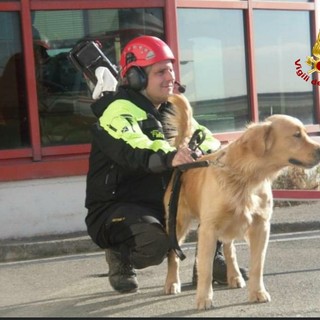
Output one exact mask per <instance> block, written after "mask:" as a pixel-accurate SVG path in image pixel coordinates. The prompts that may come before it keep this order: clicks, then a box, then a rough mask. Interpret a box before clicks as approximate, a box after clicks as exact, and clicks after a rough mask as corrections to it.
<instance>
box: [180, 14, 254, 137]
mask: <svg viewBox="0 0 320 320" xmlns="http://www.w3.org/2000/svg"><path fill="white" fill-rule="evenodd" d="M178 28H179V46H180V60H181V61H180V63H181V66H180V70H181V83H183V84H185V85H186V93H185V95H186V96H187V97H188V99H189V100H190V102H191V105H192V106H193V109H194V114H195V118H196V119H197V120H198V121H199V123H201V124H203V125H205V126H207V127H208V128H209V129H210V130H211V131H212V132H222V131H234V130H236V129H242V128H243V127H244V125H245V123H246V122H247V120H249V119H250V115H249V105H248V95H247V77H246V61H245V48H244V27H243V12H242V11H241V10H217V9H179V10H178Z"/></svg>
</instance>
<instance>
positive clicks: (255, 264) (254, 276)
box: [248, 215, 271, 302]
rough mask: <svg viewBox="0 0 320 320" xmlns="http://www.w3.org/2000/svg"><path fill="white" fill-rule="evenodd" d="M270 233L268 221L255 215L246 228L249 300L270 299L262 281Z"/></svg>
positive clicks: (262, 300) (260, 300)
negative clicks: (248, 252) (248, 257)
mask: <svg viewBox="0 0 320 320" xmlns="http://www.w3.org/2000/svg"><path fill="white" fill-rule="evenodd" d="M269 234H270V222H269V221H266V220H264V219H263V218H262V217H260V216H258V215H255V216H254V221H253V223H252V225H251V226H250V228H249V230H248V241H249V246H250V271H249V301H250V302H268V301H271V298H270V295H269V293H268V292H267V290H266V288H265V286H264V282H263V269H264V262H265V257H266V252H267V247H268V241H269Z"/></svg>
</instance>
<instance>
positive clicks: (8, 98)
mask: <svg viewBox="0 0 320 320" xmlns="http://www.w3.org/2000/svg"><path fill="white" fill-rule="evenodd" d="M0 47H1V50H0V97H1V98H0V149H14V148H19V147H23V146H28V145H29V128H28V119H27V106H26V88H25V77H24V65H23V52H22V49H21V34H20V19H19V14H18V13H17V12H0Z"/></svg>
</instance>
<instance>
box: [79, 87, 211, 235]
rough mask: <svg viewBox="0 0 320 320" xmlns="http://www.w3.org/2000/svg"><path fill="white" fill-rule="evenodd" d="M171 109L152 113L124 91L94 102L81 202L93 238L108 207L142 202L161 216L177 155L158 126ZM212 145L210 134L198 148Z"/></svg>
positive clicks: (164, 106)
mask: <svg viewBox="0 0 320 320" xmlns="http://www.w3.org/2000/svg"><path fill="white" fill-rule="evenodd" d="M170 107H171V105H170V103H164V104H162V105H161V107H160V108H159V109H156V108H155V107H154V106H153V105H152V103H151V102H150V101H149V100H148V99H147V98H146V97H145V96H143V95H142V94H140V93H138V92H136V91H133V90H130V89H127V88H123V87H120V88H119V89H118V91H117V93H116V94H114V95H112V94H109V95H107V96H105V97H102V98H101V99H100V100H98V101H97V102H95V103H93V105H92V110H93V112H94V114H95V115H96V116H97V117H98V121H97V122H96V123H95V124H94V125H93V127H92V136H93V137H92V146H91V153H90V158H89V171H88V174H87V186H86V201H85V206H86V207H87V209H88V214H87V217H86V224H87V227H88V232H89V234H90V236H91V237H92V238H93V239H95V237H96V236H97V232H98V230H99V228H100V226H101V224H102V223H104V222H105V221H106V219H107V218H108V216H107V215H108V214H109V213H106V212H108V210H106V209H107V208H108V206H109V205H110V204H113V203H119V202H124V203H130V202H131V203H132V202H134V203H137V204H139V203H141V205H144V206H151V207H152V208H158V209H159V214H161V215H163V195H164V192H165V189H166V186H167V183H168V182H169V179H170V176H171V172H172V165H171V163H172V159H173V157H174V155H175V154H176V149H175V148H174V147H172V146H170V144H169V142H168V141H167V139H168V138H169V137H167V136H165V133H164V130H163V127H162V123H161V122H162V120H163V114H164V112H166V111H168V109H169V108H170ZM204 129H205V128H204ZM205 130H207V129H205ZM210 145H211V146H212V145H215V146H216V145H217V140H216V139H214V138H213V137H212V135H211V133H210V132H209V134H207V139H206V141H205V142H204V143H203V146H201V147H204V149H203V151H207V150H208V149H209V148H210ZM205 148H206V149H207V150H205Z"/></svg>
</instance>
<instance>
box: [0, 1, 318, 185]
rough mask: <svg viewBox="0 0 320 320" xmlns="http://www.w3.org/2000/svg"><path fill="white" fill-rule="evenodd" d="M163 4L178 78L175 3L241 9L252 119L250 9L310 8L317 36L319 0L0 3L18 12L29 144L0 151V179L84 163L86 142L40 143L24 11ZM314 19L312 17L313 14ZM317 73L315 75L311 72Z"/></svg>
mask: <svg viewBox="0 0 320 320" xmlns="http://www.w3.org/2000/svg"><path fill="white" fill-rule="evenodd" d="M152 7H157V8H163V12H164V26H165V30H164V32H165V35H166V41H167V43H168V44H169V46H170V47H171V48H172V50H173V52H174V54H175V55H176V57H177V63H176V64H175V72H176V75H177V78H178V80H179V74H180V73H179V47H178V30H177V10H178V9H179V8H212V9H242V10H244V24H245V47H246V52H247V60H246V63H247V68H248V93H249V103H250V105H251V115H252V121H257V120H258V99H257V88H256V84H255V83H256V81H255V60H254V41H253V40H254V34H253V32H254V28H253V11H254V10H259V9H264V10H265V9H267V10H300V11H301V10H306V11H310V13H311V26H310V28H311V42H312V43H314V42H315V41H316V37H317V30H319V27H320V21H319V20H320V4H319V2H318V1H317V2H308V3H305V2H303V3H299V2H294V3H290V2H285V1H282V2H281V1H278V2H267V1H257V0H247V1H240V0H232V1H230V0H219V1H218V0H212V1H210V0H153V1H147V0H136V1H134V2H132V1H130V0H108V1H106V0H91V1H87V0H20V1H7V2H0V11H16V12H18V13H20V15H21V26H22V30H21V39H22V47H23V51H24V52H25V62H26V61H28V63H25V72H26V75H27V80H28V81H27V82H26V85H27V91H28V97H27V104H28V106H29V109H28V113H29V119H30V120H29V123H30V138H31V147H29V148H21V149H16V150H0V181H14V180H25V179H35V178H54V177H61V176H75V175H84V174H86V172H87V168H88V155H89V152H90V145H89V144H81V145H80V144H79V145H66V146H48V147H42V146H41V141H40V124H39V115H38V102H37V92H36V79H35V72H34V70H35V68H34V66H35V61H34V56H33V46H32V28H31V15H30V11H33V10H67V9H68V10H72V9H78V10H79V9H121V8H152ZM316 13H318V16H319V18H318V19H317V14H316ZM316 76H317V77H318V78H319V76H318V75H316ZM314 99H315V105H316V106H318V107H317V108H316V110H315V113H316V121H317V123H320V106H319V104H320V89H319V87H318V86H315V90H314ZM307 131H308V132H309V133H310V134H313V135H320V132H319V131H320V130H319V125H318V124H315V125H308V126H307ZM240 134H241V132H227V133H223V132H222V133H218V134H215V136H216V137H217V138H218V139H220V140H221V141H222V142H227V141H230V140H234V139H235V138H237V137H238V136H239V135H240Z"/></svg>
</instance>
